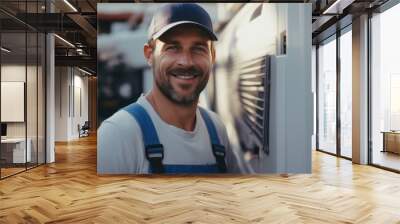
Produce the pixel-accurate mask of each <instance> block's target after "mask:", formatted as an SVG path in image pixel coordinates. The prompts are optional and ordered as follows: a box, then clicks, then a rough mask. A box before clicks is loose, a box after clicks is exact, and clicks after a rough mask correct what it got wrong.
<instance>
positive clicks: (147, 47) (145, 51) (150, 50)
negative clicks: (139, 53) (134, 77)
mask: <svg viewBox="0 0 400 224" xmlns="http://www.w3.org/2000/svg"><path fill="white" fill-rule="evenodd" d="M153 50H154V49H153V47H152V46H150V45H149V44H145V45H144V47H143V54H144V57H145V58H146V61H147V64H148V65H150V66H151V65H153V57H152V55H153Z"/></svg>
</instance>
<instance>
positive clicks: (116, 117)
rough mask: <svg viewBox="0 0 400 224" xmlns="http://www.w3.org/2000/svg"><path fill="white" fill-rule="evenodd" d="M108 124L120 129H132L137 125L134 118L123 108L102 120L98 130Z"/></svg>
mask: <svg viewBox="0 0 400 224" xmlns="http://www.w3.org/2000/svg"><path fill="white" fill-rule="evenodd" d="M110 126H113V127H115V128H116V129H118V130H121V131H126V130H132V129H134V128H135V127H138V125H137V122H136V120H135V118H134V117H132V115H131V114H129V112H127V111H126V110H124V109H120V110H118V111H117V112H115V113H114V114H113V115H111V116H110V117H109V118H107V119H106V120H104V121H103V122H102V124H101V126H100V130H101V129H102V128H104V127H110Z"/></svg>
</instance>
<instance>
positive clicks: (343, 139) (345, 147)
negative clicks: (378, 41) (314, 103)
mask: <svg viewBox="0 0 400 224" xmlns="http://www.w3.org/2000/svg"><path fill="white" fill-rule="evenodd" d="M352 74H353V72H352V33H351V25H350V26H348V27H347V28H346V29H345V30H343V31H342V34H341V36H340V155H341V156H344V157H347V158H351V157H352V148H351V145H352V96H353V94H352V77H353V76H352Z"/></svg>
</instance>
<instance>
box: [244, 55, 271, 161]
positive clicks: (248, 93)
mask: <svg viewBox="0 0 400 224" xmlns="http://www.w3.org/2000/svg"><path fill="white" fill-rule="evenodd" d="M238 69H239V70H238V73H239V83H238V84H239V87H238V90H239V98H240V104H241V110H242V111H241V112H242V118H243V120H244V121H245V123H246V124H247V125H248V126H249V128H250V129H251V130H252V131H253V133H254V135H255V136H256V138H257V140H258V141H259V142H260V143H261V144H262V148H263V150H264V151H265V152H266V153H267V154H268V153H269V101H270V100H269V93H270V57H269V56H263V57H260V58H256V59H254V60H251V61H247V62H243V63H241V64H239V65H238Z"/></svg>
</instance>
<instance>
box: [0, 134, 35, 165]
mask: <svg viewBox="0 0 400 224" xmlns="http://www.w3.org/2000/svg"><path fill="white" fill-rule="evenodd" d="M24 143H25V138H6V139H1V145H2V146H1V156H2V157H3V155H4V157H3V158H4V159H5V160H6V161H7V162H9V163H25V162H30V161H31V157H32V154H31V144H32V141H31V139H30V138H28V139H27V143H28V144H27V145H26V146H27V147H26V151H25V144H24ZM25 152H26V154H25ZM11 154H12V156H11ZM11 158H12V160H11Z"/></svg>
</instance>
